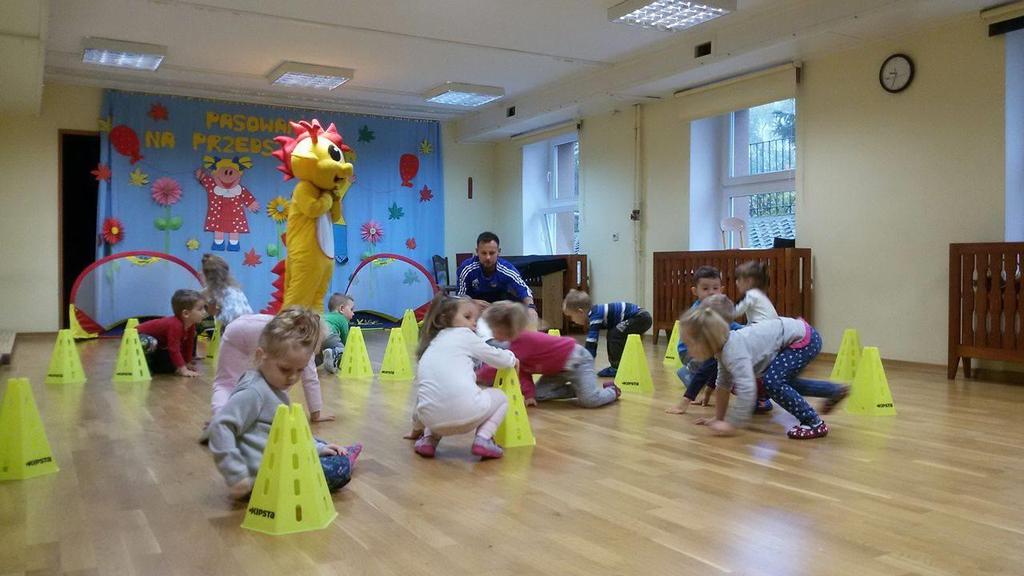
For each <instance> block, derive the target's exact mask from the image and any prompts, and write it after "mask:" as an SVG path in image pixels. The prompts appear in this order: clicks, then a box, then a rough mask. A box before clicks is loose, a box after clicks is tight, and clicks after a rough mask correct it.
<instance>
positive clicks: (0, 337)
mask: <svg viewBox="0 0 1024 576" xmlns="http://www.w3.org/2000/svg"><path fill="white" fill-rule="evenodd" d="M15 336H16V334H15V333H14V332H11V331H10V330H0V364H10V363H11V354H12V353H14V337H15Z"/></svg>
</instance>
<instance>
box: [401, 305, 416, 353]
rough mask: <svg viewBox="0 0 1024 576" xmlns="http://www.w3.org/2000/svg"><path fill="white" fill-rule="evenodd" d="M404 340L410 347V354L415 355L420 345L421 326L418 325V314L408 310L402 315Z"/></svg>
mask: <svg viewBox="0 0 1024 576" xmlns="http://www.w3.org/2000/svg"><path fill="white" fill-rule="evenodd" d="M402 339H403V340H405V345H406V346H408V347H409V353H410V354H412V353H414V352H415V350H416V347H417V346H419V345H420V326H419V324H417V323H416V314H414V313H413V311H412V310H411V309H408V308H407V309H406V310H405V314H403V315H402Z"/></svg>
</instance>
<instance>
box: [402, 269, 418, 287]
mask: <svg viewBox="0 0 1024 576" xmlns="http://www.w3.org/2000/svg"><path fill="white" fill-rule="evenodd" d="M419 281H420V275H419V274H417V273H416V272H414V271H412V270H406V271H405V277H404V278H403V279H402V284H408V285H410V286H412V285H413V284H418V283H419Z"/></svg>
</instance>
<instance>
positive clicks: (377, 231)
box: [359, 220, 384, 244]
mask: <svg viewBox="0 0 1024 576" xmlns="http://www.w3.org/2000/svg"><path fill="white" fill-rule="evenodd" d="M359 233H360V234H361V235H362V237H363V240H366V241H367V242H369V243H370V244H376V243H377V242H380V241H381V240H383V239H384V229H383V228H381V227H380V223H379V222H377V221H376V220H370V221H369V222H366V223H365V224H363V225H362V226H361V227H360V228H359Z"/></svg>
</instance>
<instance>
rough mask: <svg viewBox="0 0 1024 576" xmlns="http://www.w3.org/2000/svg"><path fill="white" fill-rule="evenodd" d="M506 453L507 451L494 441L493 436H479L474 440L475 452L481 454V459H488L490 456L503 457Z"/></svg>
mask: <svg viewBox="0 0 1024 576" xmlns="http://www.w3.org/2000/svg"><path fill="white" fill-rule="evenodd" d="M504 453H505V451H504V450H502V449H501V446H498V445H497V444H496V443H495V442H494V439H493V438H486V439H484V438H481V437H479V436H477V437H476V439H475V440H473V454H475V455H477V456H479V457H480V459H481V460H487V459H488V458H501V456H502V455H503V454H504Z"/></svg>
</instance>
